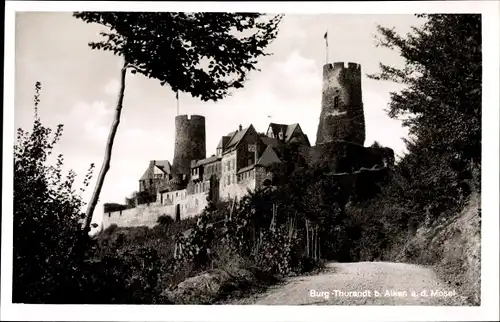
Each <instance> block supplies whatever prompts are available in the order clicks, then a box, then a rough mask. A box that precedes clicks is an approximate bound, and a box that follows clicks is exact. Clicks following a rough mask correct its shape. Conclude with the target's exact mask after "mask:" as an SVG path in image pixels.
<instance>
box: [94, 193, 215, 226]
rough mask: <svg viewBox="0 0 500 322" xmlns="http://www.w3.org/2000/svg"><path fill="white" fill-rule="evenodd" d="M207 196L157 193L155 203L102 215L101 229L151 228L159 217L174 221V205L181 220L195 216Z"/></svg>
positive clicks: (202, 208)
mask: <svg viewBox="0 0 500 322" xmlns="http://www.w3.org/2000/svg"><path fill="white" fill-rule="evenodd" d="M207 194H208V192H207V191H202V192H199V193H196V194H187V191H186V189H183V190H177V191H171V192H163V193H158V197H157V201H156V202H153V203H149V204H142V205H138V206H137V207H135V208H129V209H125V210H121V211H111V212H106V213H104V215H103V223H102V224H103V229H106V228H107V227H109V226H110V225H111V224H116V225H118V226H120V227H138V226H147V227H153V226H155V225H156V223H157V220H158V217H160V216H164V215H166V216H170V217H172V218H173V219H175V208H176V205H179V206H180V208H179V209H180V215H181V219H185V218H189V217H193V216H197V215H199V214H200V213H201V212H202V211H203V210H204V209H205V207H206V206H207V204H208V201H207Z"/></svg>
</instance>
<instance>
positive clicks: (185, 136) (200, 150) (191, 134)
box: [172, 115, 207, 176]
mask: <svg viewBox="0 0 500 322" xmlns="http://www.w3.org/2000/svg"><path fill="white" fill-rule="evenodd" d="M206 154H207V152H206V147H205V117H204V116H201V115H191V117H190V118H189V117H188V116H187V115H178V116H176V117H175V150H174V160H173V162H172V168H173V171H174V173H176V174H185V175H188V176H189V175H190V172H191V160H201V159H205V157H206Z"/></svg>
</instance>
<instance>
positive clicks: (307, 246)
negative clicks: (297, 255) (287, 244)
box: [306, 219, 309, 257]
mask: <svg viewBox="0 0 500 322" xmlns="http://www.w3.org/2000/svg"><path fill="white" fill-rule="evenodd" d="M306 255H307V257H309V224H308V221H307V219H306Z"/></svg>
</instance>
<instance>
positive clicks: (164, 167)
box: [139, 160, 172, 180]
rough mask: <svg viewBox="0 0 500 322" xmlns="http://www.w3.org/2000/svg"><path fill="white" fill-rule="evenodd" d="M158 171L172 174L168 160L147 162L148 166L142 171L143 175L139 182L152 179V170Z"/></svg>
mask: <svg viewBox="0 0 500 322" xmlns="http://www.w3.org/2000/svg"><path fill="white" fill-rule="evenodd" d="M155 168H156V169H159V170H161V171H163V173H165V174H170V173H171V172H172V166H171V165H170V162H169V161H168V160H152V161H150V162H149V166H148V168H147V169H146V171H144V174H143V175H142V177H141V178H140V179H139V180H147V179H153V178H154V169H155Z"/></svg>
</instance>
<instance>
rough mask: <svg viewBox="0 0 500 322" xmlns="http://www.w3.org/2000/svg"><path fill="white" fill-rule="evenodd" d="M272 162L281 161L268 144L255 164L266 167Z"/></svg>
mask: <svg viewBox="0 0 500 322" xmlns="http://www.w3.org/2000/svg"><path fill="white" fill-rule="evenodd" d="M272 163H281V160H280V158H278V155H277V154H276V152H275V151H274V149H273V148H272V147H271V146H269V145H268V146H267V147H266V149H265V150H264V153H262V155H261V156H260V158H259V160H258V161H257V163H256V164H257V165H262V166H265V167H267V166H268V165H270V164H272Z"/></svg>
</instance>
